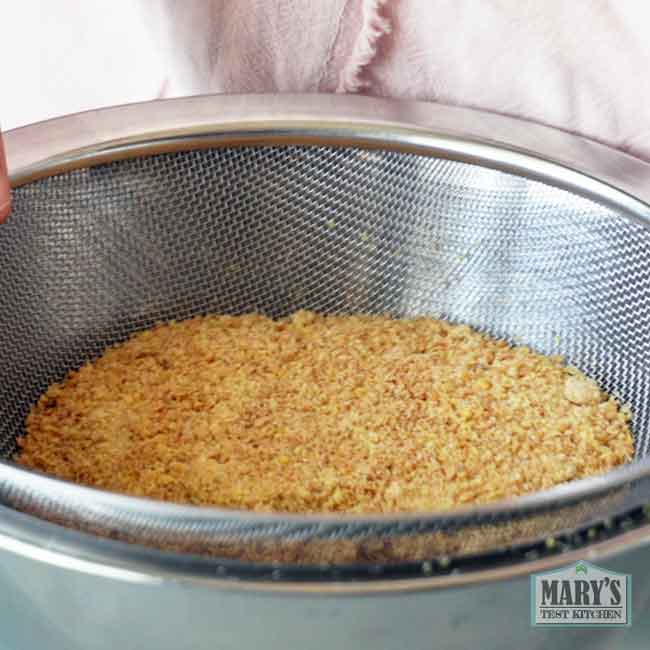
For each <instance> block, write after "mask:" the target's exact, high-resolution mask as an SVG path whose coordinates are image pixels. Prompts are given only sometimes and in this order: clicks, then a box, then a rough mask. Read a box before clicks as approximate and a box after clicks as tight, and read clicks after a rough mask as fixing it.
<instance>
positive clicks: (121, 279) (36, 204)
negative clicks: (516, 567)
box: [0, 146, 650, 561]
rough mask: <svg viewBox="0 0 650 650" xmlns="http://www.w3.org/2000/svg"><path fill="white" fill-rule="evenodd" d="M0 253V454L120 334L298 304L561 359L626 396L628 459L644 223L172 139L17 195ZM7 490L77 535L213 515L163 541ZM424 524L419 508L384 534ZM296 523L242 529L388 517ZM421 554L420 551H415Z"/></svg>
mask: <svg viewBox="0 0 650 650" xmlns="http://www.w3.org/2000/svg"><path fill="white" fill-rule="evenodd" d="M0 251H2V254H1V255H0V454H1V455H2V456H3V457H4V458H10V457H11V455H12V453H13V452H14V450H15V439H16V436H17V435H19V434H21V433H22V432H23V421H24V418H25V415H26V414H27V412H28V410H29V408H30V406H31V405H32V404H33V403H34V401H35V400H36V399H37V397H38V396H39V395H40V393H41V392H42V391H44V390H45V388H46V387H47V386H48V385H49V384H50V383H51V382H53V381H55V380H59V379H61V378H62V377H63V376H64V375H65V374H66V372H67V371H68V370H70V369H72V368H77V367H79V366H80V365H81V364H82V363H84V362H85V361H87V360H89V359H91V358H93V357H95V356H97V355H98V354H99V353H100V352H101V351H102V350H104V349H105V348H106V347H107V346H108V345H110V344H113V343H115V342H117V341H121V340H124V339H125V338H126V337H128V336H129V335H130V334H132V333H133V332H135V331H138V330H141V329H143V328H146V327H149V326H151V325H152V324H153V323H155V322H156V321H160V320H168V319H172V318H174V319H182V318H186V317H190V316H194V315H197V314H203V313H207V312H216V313H230V314H236V313H243V312H251V311H256V312H262V313H264V314H267V315H269V316H275V317H277V316H283V315H286V314H288V313H290V312H292V311H295V310H297V309H300V308H306V309H312V310H315V311H318V312H324V313H358V312H369V313H390V314H393V315H395V316H414V315H432V316H436V317H440V318H447V319H450V320H452V321H459V322H464V323H467V324H470V325H472V326H474V327H477V328H478V329H480V330H481V331H485V332H488V333H490V334H493V335H495V336H498V337H505V338H507V339H508V340H510V341H512V342H515V343H525V344H527V345H530V346H531V347H533V348H534V349H536V350H538V351H541V352H544V353H553V354H564V355H565V356H566V357H567V359H568V361H570V362H571V363H573V364H574V365H576V366H578V367H579V368H581V369H582V370H583V371H585V372H586V373H588V374H589V375H591V376H593V377H594V378H595V379H596V380H598V381H599V383H600V384H601V385H602V386H603V388H604V389H605V390H607V391H609V392H611V393H614V394H615V395H616V396H617V397H619V398H620V399H621V400H622V401H623V402H624V403H626V404H629V405H630V406H631V407H632V410H633V412H634V432H635V437H636V449H637V459H641V458H642V457H643V456H645V454H646V453H647V451H648V426H649V419H648V418H649V412H648V399H647V397H648V391H649V390H650V382H649V378H648V373H647V372H646V368H648V367H650V321H649V319H650V234H648V231H647V230H646V229H645V228H644V227H643V226H641V225H639V224H636V223H633V222H631V221H629V220H627V219H626V218H624V217H621V216H619V215H617V214H615V213H613V212H612V211H611V210H609V209H607V208H604V207H602V206H600V205H598V204H596V203H594V202H592V201H590V200H587V199H583V198H580V197H578V196H575V195H573V194H570V193H568V192H566V191H563V190H560V189H557V188H553V187H550V186H547V185H545V184H542V183H539V182H534V181H531V180H527V179H524V178H521V177H517V176H514V175H509V174H506V173H502V172H498V171H494V170H490V169H486V168H483V167H480V166H477V165H470V164H465V163H461V162H456V161H450V160H440V159H436V158H430V157H425V156H419V155H415V154H406V153H397V152H387V151H369V150H361V149H354V148H333V147H298V146H289V147H279V146H278V147H250V148H225V149H211V150H201V151H189V152H178V153H172V154H163V155H158V156H152V157H146V158H136V159H132V160H127V161H119V162H114V163H110V164H105V165H101V166H97V167H92V168H86V169H81V170H78V171H73V172H69V173H65V174H61V175H59V176H54V177H50V178H47V179H44V180H40V181H37V182H34V183H31V184H29V185H26V186H24V187H21V188H19V189H18V190H17V191H16V192H15V209H14V213H13V216H12V218H11V219H10V221H9V222H8V223H7V224H6V225H5V226H3V227H2V228H0ZM63 433H64V432H63ZM29 485H30V482H29V481H28V480H26V481H25V484H24V486H22V487H21V486H17V485H16V483H15V482H14V483H12V482H11V481H9V480H7V479H0V495H2V497H3V500H4V501H5V502H11V503H12V504H13V505H15V506H16V507H21V508H23V509H26V510H30V511H33V512H36V513H37V514H39V515H41V516H47V514H48V512H53V511H54V510H56V511H57V512H58V513H59V515H60V516H59V515H57V517H58V518H59V519H60V520H62V521H64V523H65V522H70V521H71V522H77V524H78V523H79V522H82V523H83V521H85V522H90V523H89V524H88V526H87V527H88V528H89V529H92V530H99V532H100V533H101V532H102V530H104V529H106V530H110V531H111V534H117V533H116V532H115V531H122V532H123V537H124V538H125V539H130V540H135V541H143V540H144V541H145V542H147V543H148V542H151V541H152V540H153V541H155V540H156V539H162V537H165V535H167V536H168V537H169V536H170V535H171V537H169V539H172V538H173V540H172V541H173V543H172V542H170V544H171V545H172V546H174V545H175V546H181V547H182V546H183V543H181V542H182V540H188V539H189V538H190V537H191V538H192V544H189V545H186V547H187V548H192V549H194V550H196V549H197V548H198V549H199V550H201V549H203V548H207V546H206V544H207V545H208V546H209V544H208V541H209V540H210V539H213V538H214V539H216V537H218V534H221V533H223V531H224V521H225V520H220V519H219V518H218V517H216V518H214V519H213V520H212V521H213V526H212V528H211V527H210V525H208V524H205V523H204V522H202V521H201V519H200V516H199V515H196V516H197V517H199V519H197V520H196V521H195V524H196V526H194V524H193V525H192V526H189V527H187V526H186V528H185V529H184V532H182V534H181V533H180V532H179V533H178V535H176V536H174V534H172V533H173V531H174V530H175V528H174V526H175V523H174V522H175V520H174V519H173V517H167V518H165V517H160V516H158V515H156V517H158V518H157V519H156V517H153V515H151V516H149V515H143V514H142V513H140V514H138V513H137V512H127V510H128V508H127V509H126V510H124V509H123V508H122V506H120V507H119V508H117V507H116V508H114V509H113V510H111V508H109V507H108V506H106V508H104V509H102V508H99V507H97V508H95V509H92V508H91V510H92V512H90V511H89V510H88V508H89V505H88V503H87V502H84V506H83V508H82V507H81V502H82V500H81V499H80V500H78V501H75V499H74V498H70V497H69V496H63V495H62V494H60V495H56V494H52V493H50V494H49V495H43V494H40V493H38V490H36V488H34V484H33V483H32V484H31V488H30V487H29ZM636 493H637V494H642V493H643V491H642V490H641V491H639V490H637V491H636ZM67 494H68V495H69V492H68V493H67ZM601 496H602V495H601ZM57 499H58V501H56V500H57ZM98 499H99V497H98ZM55 501H56V503H55ZM100 501H101V499H100ZM606 501H607V503H608V504H609V506H608V507H609V508H610V509H611V500H606ZM98 503H99V501H98ZM603 503H604V502H603ZM617 503H618V502H617ZM598 504H600V505H598ZM598 504H597V503H596V502H595V501H594V503H593V504H592V506H593V507H590V508H586V509H585V507H586V506H585V502H581V503H580V504H578V505H577V506H576V504H573V505H571V504H566V505H567V507H568V506H570V505H571V507H572V508H573V510H571V512H573V513H575V512H578V511H580V512H581V513H582V514H581V515H580V517H581V520H587V519H590V518H593V517H594V516H596V514H600V513H602V512H604V508H603V507H601V506H602V503H601V502H598ZM576 507H577V508H578V510H576ZM109 511H110V512H109ZM567 512H568V511H567ZM62 513H63V514H62ZM522 516H524V515H523V513H522ZM545 516H546V515H545ZM57 517H53V518H54V519H56V518H57ZM526 517H528V514H526ZM554 517H555V518H551V519H548V518H547V519H546V520H544V521H545V523H543V524H540V526H541V527H540V526H538V527H533V528H530V527H529V528H526V526H523V524H522V525H521V526H520V527H519V529H518V530H519V532H516V533H512V536H511V537H512V538H513V539H515V540H516V539H517V538H518V537H530V536H534V535H541V534H546V532H548V531H551V530H554V529H559V528H565V527H567V526H570V525H573V524H574V523H575V518H574V515H570V516H569V515H567V514H566V513H565V514H564V515H561V516H560V515H557V516H555V515H554ZM497 519H498V517H494V518H491V519H490V521H491V522H492V521H494V522H496V521H497ZM193 521H194V520H193ZM227 521H228V522H229V523H228V530H229V531H230V532H229V533H228V535H234V536H235V537H238V539H241V538H243V537H247V538H248V537H250V536H251V531H252V530H253V528H251V524H250V522H249V523H247V524H244V523H242V524H241V526H242V528H241V529H238V528H237V520H236V518H235V519H234V520H233V519H232V518H228V519H227ZM449 521H451V522H452V524H453V526H454V527H458V526H459V525H460V523H459V521H454V519H453V516H451V517H450V520H449ZM465 521H466V522H467V521H469V520H465ZM472 521H473V524H480V525H484V524H485V523H486V521H487V520H485V519H483V520H480V518H479V519H476V520H472ZM102 522H103V523H102ZM134 522H137V525H136V523H134ZM197 522H198V523H197ZM219 522H221V523H219ZM91 524H92V525H91ZM199 524H200V525H199ZM440 525H441V524H440V521H437V523H436V524H435V525H434V524H433V523H432V522H429V523H427V522H426V520H425V519H423V520H422V521H420V522H419V523H417V524H412V526H411V528H409V527H408V526H402V527H401V528H400V531H401V533H400V534H408V533H409V532H410V533H412V532H413V531H414V530H416V529H417V531H418V534H425V533H427V531H429V532H431V531H434V530H436V531H438V530H439V529H440ZM463 525H464V524H463ZM256 526H257V524H256ZM260 526H261V528H260ZM264 526H267V528H264ZM278 526H279V527H278ZM292 526H293V527H292ZM296 526H298V524H291V523H290V522H286V524H282V525H280V524H278V522H277V520H275V521H274V522H272V523H268V524H264V523H263V522H262V523H259V526H258V527H257V528H255V531H256V536H257V539H258V540H259V538H260V537H259V536H260V535H261V536H262V537H264V535H265V534H268V535H270V536H271V537H272V536H274V535H275V536H276V537H277V535H279V534H282V535H287V536H289V537H290V536H291V535H293V536H294V539H298V538H299V539H301V540H303V541H304V540H305V539H311V538H313V537H318V536H320V537H321V538H325V537H326V538H328V539H342V538H346V539H347V538H350V537H354V536H356V537H357V538H358V537H359V536H361V537H364V536H367V535H369V534H370V532H372V535H375V536H378V537H379V538H385V535H386V534H387V532H388V531H394V530H395V528H394V526H393V524H392V523H391V522H390V521H389V519H387V520H386V521H385V522H383V523H381V524H376V527H375V529H372V526H370V528H368V524H365V523H364V524H361V523H359V524H358V525H357V524H354V522H352V523H350V521H347V523H344V522H341V523H340V524H332V525H331V526H330V527H329V528H328V527H327V526H326V527H324V528H323V526H320V527H319V525H317V524H313V525H312V526H311V527H310V526H306V527H305V526H304V525H301V527H298V528H296ZM413 526H415V528H413ZM163 529H164V530H165V531H166V532H165V535H161V534H160V531H161V530H163ZM199 529H200V534H199V533H198V532H197V531H199ZM144 530H147V531H149V533H150V535H149V537H150V539H149V538H147V535H144V533H143V531H144ZM170 531H172V533H170ZM188 531H189V532H188ZM192 531H194V532H192ZM233 531H234V532H233ZM364 531H365V532H364ZM369 531H370V532H369ZM422 531H424V532H422ZM511 532H512V531H511ZM149 533H147V534H149ZM258 533H259V534H258ZM427 534H428V533H427ZM188 535H189V537H188ZM215 536H216V537H215ZM296 536H297V537H296ZM497 537H498V536H497ZM145 538H146V539H145ZM166 539H167V537H166ZM486 539H487V538H486ZM179 540H181V541H179ZM206 540H208V541H206ZM495 540H496V541H495ZM508 541H512V540H511V539H509V538H508V539H507V538H506V537H498V539H497V538H493V539H492V541H491V542H490V544H492V545H494V544H503V543H506V542H508ZM219 543H221V542H219ZM477 544H478V542H477ZM425 546H426V545H425ZM425 546H420V547H418V548H420V551H419V552H420V553H421V554H424V553H429V552H432V551H435V548H434V546H435V545H434V546H426V548H425ZM479 546H480V544H479ZM215 548H216V549H217V550H216V551H215V552H220V553H226V551H224V548H223V547H222V546H219V545H218V544H217V546H215ZM213 550H214V549H213ZM249 550H250V549H249ZM447 550H449V549H447ZM452 550H453V549H452ZM272 552H273V553H276V554H277V548H276V549H275V550H274V551H272ZM237 553H238V554H239V555H238V554H237ZM237 553H234V552H233V554H234V556H237V557H239V556H241V557H252V556H254V554H252V555H251V553H248V555H246V553H243V552H240V551H238V552H237ZM269 553H271V551H269ZM328 553H330V551H328ZM351 553H352V555H350V558H348V559H352V560H355V561H358V560H359V557H358V552H357V551H355V553H357V555H354V553H353V552H352V551H351ZM409 553H411V551H409ZM294 555H295V557H294V556H291V557H290V558H289V559H296V558H298V555H296V554H295V553H294ZM334 557H335V558H336V555H334ZM346 557H347V556H346ZM298 559H300V558H298ZM312 559H313V558H312ZM316 559H318V558H316ZM330 559H331V558H330Z"/></svg>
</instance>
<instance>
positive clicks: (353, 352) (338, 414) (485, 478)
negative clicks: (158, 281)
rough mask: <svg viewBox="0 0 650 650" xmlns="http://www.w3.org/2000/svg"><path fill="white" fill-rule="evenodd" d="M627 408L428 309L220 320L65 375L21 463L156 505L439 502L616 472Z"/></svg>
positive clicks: (385, 508)
mask: <svg viewBox="0 0 650 650" xmlns="http://www.w3.org/2000/svg"><path fill="white" fill-rule="evenodd" d="M629 419H630V415H629V412H628V411H627V410H626V409H625V408H620V407H619V404H618V403H617V402H616V401H615V400H614V399H613V398H612V397H608V396H607V395H605V394H604V393H602V392H601V391H600V390H599V388H598V386H597V385H596V384H595V383H594V382H593V381H592V380H590V379H588V378H586V377H585V376H584V375H582V374H581V373H580V372H579V371H578V370H576V369H574V368H570V367H566V366H565V365H564V364H563V361H562V359H561V358H560V357H547V356H543V355H540V354H537V353H534V352H532V351H531V350H529V349H528V348H525V347H510V346H508V345H507V344H506V343H505V342H503V341H497V340H494V339H492V338H489V337H487V336H484V335H481V334H479V333H477V332H475V331H473V330H472V329H470V328H469V327H467V326H463V325H451V324H449V323H447V322H443V321H439V320H434V319H431V318H417V319H413V320H395V319H391V318H388V317H379V316H319V315H316V314H314V313H311V312H306V311H300V312H298V313H296V314H294V315H293V316H291V317H290V318H287V319H285V320H281V321H274V320H270V319H268V318H265V317H263V316H259V315H246V316H237V317H234V316H206V317H199V318H194V319H192V320H188V321H185V322H172V323H169V324H165V325H159V326H157V327H155V328H154V329H152V330H150V331H146V332H142V333H140V334H137V335H135V336H134V337H133V338H131V339H130V340H129V341H127V342H126V343H124V344H121V345H117V346H115V347H113V348H110V349H109V350H107V351H106V352H105V354H104V355H103V356H102V357H101V358H99V359H98V360H97V361H95V362H93V363H88V364H86V365H85V366H83V367H82V368H81V369H80V370H79V371H75V372H71V373H70V375H69V376H68V378H67V379H66V380H65V381H64V382H62V383H60V384H54V385H53V386H51V387H50V388H49V390H48V391H47V392H46V393H45V394H44V395H43V397H42V398H41V399H40V400H39V402H38V404H37V405H36V406H35V407H34V408H33V409H32V411H31V413H30V414H29V416H28V418H27V427H26V428H27V435H26V436H25V437H23V438H22V439H21V440H20V451H19V453H18V455H17V460H18V462H19V463H22V464H23V465H25V466H27V467H31V468H35V469H38V470H42V471H44V472H49V473H51V474H54V475H56V476H59V477H61V478H64V479H69V480H71V481H75V482H77V483H82V484H87V485H93V486H96V487H100V488H104V489H107V490H114V491H117V492H125V493H128V494H133V495H139V496H148V497H153V498H156V499H164V500H168V501H176V502H183V503H192V504H200V505H208V504H209V505H216V506H225V507H228V508H238V509H251V510H258V511H285V512H287V511H288V512H304V513H306V512H356V513H361V512H363V513H378V512H396V511H417V510H432V509H433V510H437V509H446V508H452V507H454V506H456V505H460V504H468V503H484V502H488V501H493V500H496V499H501V498H504V497H509V496H516V495H521V494H524V493H526V492H533V491H535V490H540V489H543V488H548V487H551V486H553V485H556V484H558V483H563V482H565V481H570V480H573V479H577V478H582V477H586V476H589V475H592V474H599V473H601V472H605V471H607V470H609V469H612V468H613V467H615V466H617V465H619V464H621V463H625V462H626V461H628V460H630V459H631V458H632V456H633V453H634V444H633V438H632V435H631V433H630V427H629Z"/></svg>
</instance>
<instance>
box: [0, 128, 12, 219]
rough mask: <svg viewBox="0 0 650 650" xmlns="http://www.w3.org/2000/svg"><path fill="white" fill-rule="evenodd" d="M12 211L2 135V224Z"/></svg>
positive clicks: (0, 162)
mask: <svg viewBox="0 0 650 650" xmlns="http://www.w3.org/2000/svg"><path fill="white" fill-rule="evenodd" d="M10 210H11V194H10V192H9V176H8V174H7V161H6V159H5V150H4V144H3V142H2V133H0V223H2V222H3V221H4V220H5V219H6V218H7V217H8V216H9V211H10Z"/></svg>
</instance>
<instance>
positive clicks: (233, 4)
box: [0, 0, 650, 160]
mask: <svg viewBox="0 0 650 650" xmlns="http://www.w3.org/2000/svg"><path fill="white" fill-rule="evenodd" d="M0 24H1V25H2V28H3V38H1V39H0V60H2V61H9V62H10V64H9V65H6V66H4V67H3V69H2V73H1V74H2V80H3V83H4V86H3V88H2V90H1V91H0V93H1V94H0V122H1V123H2V124H3V127H4V128H11V127H13V126H17V125H20V124H25V123H28V122H33V121H36V120H39V119H44V118H47V117H51V116H54V115H58V114H62V113H68V112H74V111H78V110H84V109H88V108H94V107H97V106H102V105H110V104H119V103H125V102H131V101H141V100H146V99H151V98H154V97H157V96H165V97H170V96H180V95H191V94H197V93H207V92H289V91H291V92H348V93H358V92H363V93H368V94H373V95H380V96H389V97H397V98H417V99H423V100H431V101H438V102H443V103H449V104H460V105H465V106H473V107H478V108H482V109H485V110H489V111H494V112H498V113H505V114H508V115H515V116H521V117H524V118H527V119H530V120H534V121H537V122H542V123H545V124H550V125H552V126H555V127H558V128H562V129H565V130H568V131H573V132H576V133H579V134H582V135H585V136H588V137H590V138H593V139H596V140H599V141H602V142H605V143H608V144H610V145H612V146H614V147H618V148H620V149H623V150H625V151H628V152H630V153H632V154H634V155H636V156H640V157H642V158H645V159H648V160H650V110H649V108H648V107H650V83H648V81H649V79H648V75H649V70H650V37H649V33H650V30H649V27H648V26H649V25H650V2H647V1H646V0H116V1H115V2H105V1H104V0H84V2H79V0H57V2H49V1H48V0H21V2H20V3H6V5H2V6H1V7H0Z"/></svg>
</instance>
